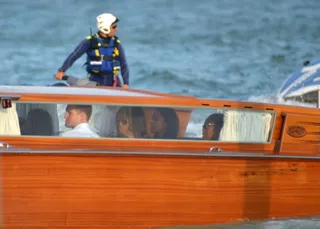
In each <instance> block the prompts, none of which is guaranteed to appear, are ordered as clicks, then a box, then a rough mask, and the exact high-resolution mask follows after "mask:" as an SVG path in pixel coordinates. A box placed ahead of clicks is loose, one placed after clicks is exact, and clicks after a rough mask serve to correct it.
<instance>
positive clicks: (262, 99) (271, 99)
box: [248, 95, 317, 108]
mask: <svg viewBox="0 0 320 229" xmlns="http://www.w3.org/2000/svg"><path fill="white" fill-rule="evenodd" d="M248 101H250V102H258V103H273V104H282V105H290V106H301V107H310V108H315V107H317V104H316V103H307V102H301V101H297V100H284V99H283V98H281V97H280V96H277V95H260V96H250V97H249V98H248Z"/></svg>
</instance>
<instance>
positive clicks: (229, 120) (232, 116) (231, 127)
mask: <svg viewBox="0 0 320 229" xmlns="http://www.w3.org/2000/svg"><path fill="white" fill-rule="evenodd" d="M223 113H224V125H223V128H222V130H221V133H220V138H219V140H220V141H231V142H234V141H240V142H267V141H268V138H269V132H270V129H271V120H272V115H271V114H269V113H259V112H251V111H245V112H244V111H232V110H228V111H225V112H223Z"/></svg>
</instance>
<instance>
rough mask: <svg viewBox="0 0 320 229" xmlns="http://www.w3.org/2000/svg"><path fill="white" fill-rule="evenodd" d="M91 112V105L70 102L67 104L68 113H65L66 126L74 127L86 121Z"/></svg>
mask: <svg viewBox="0 0 320 229" xmlns="http://www.w3.org/2000/svg"><path fill="white" fill-rule="evenodd" d="M91 114H92V106H91V105H77V104H70V105H68V106H67V108H66V114H65V115H64V117H65V119H66V122H65V126H66V127H69V128H74V127H76V126H77V125H79V124H81V123H86V122H88V121H89V119H90V117H91Z"/></svg>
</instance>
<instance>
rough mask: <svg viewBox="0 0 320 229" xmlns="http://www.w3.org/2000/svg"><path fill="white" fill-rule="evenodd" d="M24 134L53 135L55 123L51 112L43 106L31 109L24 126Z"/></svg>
mask: <svg viewBox="0 0 320 229" xmlns="http://www.w3.org/2000/svg"><path fill="white" fill-rule="evenodd" d="M22 134H23V135H40V136H52V135H53V124H52V118H51V116H50V114H49V112H48V111H46V110H43V109H41V108H35V109H32V110H31V111H29V113H28V115H27V120H26V123H25V125H24V126H23V128H22Z"/></svg>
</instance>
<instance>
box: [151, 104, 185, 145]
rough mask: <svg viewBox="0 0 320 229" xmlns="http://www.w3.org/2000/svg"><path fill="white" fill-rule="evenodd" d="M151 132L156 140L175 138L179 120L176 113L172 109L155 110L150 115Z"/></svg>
mask: <svg viewBox="0 0 320 229" xmlns="http://www.w3.org/2000/svg"><path fill="white" fill-rule="evenodd" d="M151 132H152V133H154V134H155V137H156V138H166V139H174V138H177V136H178V133H179V119H178V116H177V114H176V112H175V111H174V110H173V109H172V108H156V109H155V111H154V112H153V115H152V121H151Z"/></svg>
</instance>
